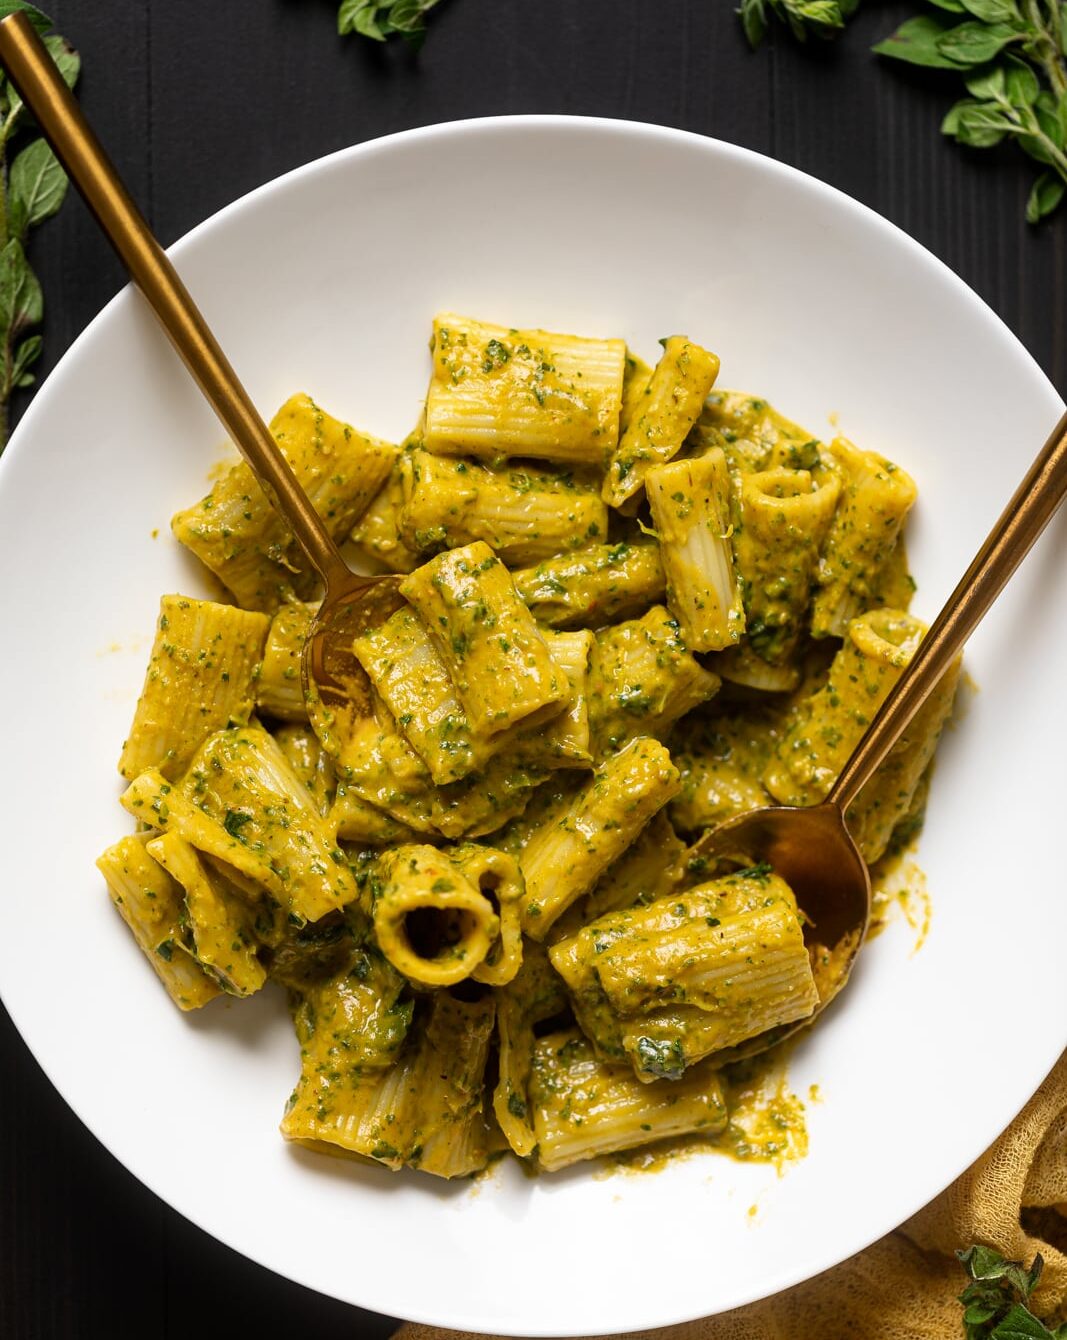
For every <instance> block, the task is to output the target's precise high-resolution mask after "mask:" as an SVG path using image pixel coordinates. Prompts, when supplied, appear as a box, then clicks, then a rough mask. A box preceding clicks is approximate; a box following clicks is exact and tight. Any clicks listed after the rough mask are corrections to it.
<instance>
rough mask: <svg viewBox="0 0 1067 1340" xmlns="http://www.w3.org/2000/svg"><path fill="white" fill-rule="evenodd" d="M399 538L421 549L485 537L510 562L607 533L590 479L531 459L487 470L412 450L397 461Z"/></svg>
mask: <svg viewBox="0 0 1067 1340" xmlns="http://www.w3.org/2000/svg"><path fill="white" fill-rule="evenodd" d="M403 479H404V506H403V508H402V509H401V512H400V515H399V526H400V535H401V537H402V539H403V540H404V543H405V544H406V545H407V546H408V547H409V548H410V549H413V550H417V551H419V552H420V553H433V552H435V551H437V550H440V549H446V548H455V547H456V546H458V545H464V544H472V543H473V542H474V541H475V540H484V541H485V542H486V543H487V544H489V545H491V546H492V548H493V549H494V550H495V551H496V552H497V553H498V554H499V555H500V557H501V558H502V559H503V560H504V561H505V562H506V563H510V564H517V563H538V562H540V560H541V559H543V558H551V557H553V556H555V555H556V554H559V553H560V552H561V551H562V550H568V549H578V548H580V547H581V546H582V545H586V544H589V543H591V542H594V541H596V540H598V539H603V538H605V537H606V535H607V532H608V509H607V507H606V505H605V504H604V502H603V501H602V500H601V498H600V494H599V493H598V491H597V489H596V486H595V485H594V484H592V483H589V482H586V481H584V480H581V479H576V478H574V477H572V476H571V475H568V474H553V473H551V472H550V471H547V470H538V469H536V468H534V467H532V466H530V467H526V468H524V469H518V468H517V467H514V466H512V467H509V468H506V469H490V468H489V467H488V466H485V465H478V464H476V463H475V462H473V461H460V460H448V459H446V458H444V457H441V456H433V455H431V454H430V453H429V452H426V451H413V452H412V453H411V454H410V455H408V456H405V457H404V460H403Z"/></svg>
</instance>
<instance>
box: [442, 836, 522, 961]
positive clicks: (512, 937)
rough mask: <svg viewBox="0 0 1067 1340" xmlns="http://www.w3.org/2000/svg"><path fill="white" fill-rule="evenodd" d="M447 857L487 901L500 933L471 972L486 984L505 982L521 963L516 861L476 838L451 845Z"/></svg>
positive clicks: (519, 885)
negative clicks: (494, 915) (479, 842)
mask: <svg viewBox="0 0 1067 1340" xmlns="http://www.w3.org/2000/svg"><path fill="white" fill-rule="evenodd" d="M448 859H449V860H450V861H451V862H452V864H453V865H454V866H455V868H456V869H457V870H458V871H459V873H460V874H461V875H462V876H463V878H464V879H466V880H469V881H470V883H471V884H473V885H474V887H475V888H476V889H477V890H478V892H479V893H481V895H482V896H483V897H484V898H486V899H487V900H488V901H489V903H490V905H491V906H492V907H493V909H494V911H495V912H496V915H497V918H498V919H499V922H500V933H499V934H498V935H497V937H496V939H495V940H494V941H493V943H492V944H491V945H490V946H489V952H488V953H487V954H486V956H485V958H484V959H483V960H482V962H481V963H479V964H478V966H477V967H476V968H475V969H474V971H473V972H472V973H471V976H472V977H473V978H474V980H475V981H476V982H484V983H485V984H486V985H487V986H506V985H507V983H508V982H510V981H511V980H512V978H513V977H514V976H515V974H516V973H517V972H518V971H519V968H520V966H521V965H522V930H521V927H520V925H519V903H520V900H521V899H522V896H523V893H524V892H525V885H524V884H523V879H522V872H521V871H520V870H519V865H518V862H517V861H516V860H515V858H514V857H513V856H509V855H508V854H507V853H506V852H502V851H497V850H496V849H495V848H493V847H483V846H480V845H479V844H478V843H476V842H466V843H461V844H460V845H459V846H457V847H452V848H450V850H449V852H448Z"/></svg>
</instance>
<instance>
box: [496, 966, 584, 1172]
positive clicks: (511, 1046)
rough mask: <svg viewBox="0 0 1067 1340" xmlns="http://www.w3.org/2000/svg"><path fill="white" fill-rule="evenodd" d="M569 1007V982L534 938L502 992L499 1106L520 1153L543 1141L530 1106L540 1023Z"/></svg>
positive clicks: (499, 1006)
mask: <svg viewBox="0 0 1067 1340" xmlns="http://www.w3.org/2000/svg"><path fill="white" fill-rule="evenodd" d="M566 1007H567V993H566V991H565V990H564V987H563V982H562V981H561V980H560V977H559V975H558V974H557V973H556V971H555V970H554V969H553V967H552V965H551V964H550V963H549V961H548V954H547V953H546V951H545V948H544V946H543V945H540V944H537V943H536V941H532V940H531V941H528V942H527V943H526V945H525V948H524V950H523V956H522V966H521V967H520V969H519V972H518V975H517V976H516V977H515V978H514V980H513V981H511V982H509V983H508V985H507V986H506V987H504V989H503V990H502V991H500V992H499V994H498V996H497V1012H496V1027H497V1044H498V1046H497V1054H498V1064H497V1071H498V1075H497V1083H496V1088H495V1090H494V1091H493V1112H494V1113H495V1115H496V1119H497V1123H498V1125H499V1126H500V1129H501V1130H502V1131H503V1133H504V1138H505V1139H506V1140H507V1142H508V1144H509V1145H510V1146H511V1148H512V1150H513V1151H514V1152H515V1153H516V1154H518V1156H519V1157H520V1158H526V1157H527V1156H528V1155H530V1154H532V1153H533V1151H534V1147H535V1146H536V1144H537V1136H536V1135H535V1134H534V1129H533V1118H532V1116H531V1112H530V1093H529V1087H530V1075H531V1072H532V1070H533V1057H534V1046H535V1044H536V1037H535V1034H534V1029H535V1027H536V1026H537V1025H538V1024H542V1023H544V1022H545V1021H546V1020H548V1019H552V1018H554V1017H555V1016H556V1015H557V1014H561V1013H562V1012H563V1011H564V1010H565V1009H566Z"/></svg>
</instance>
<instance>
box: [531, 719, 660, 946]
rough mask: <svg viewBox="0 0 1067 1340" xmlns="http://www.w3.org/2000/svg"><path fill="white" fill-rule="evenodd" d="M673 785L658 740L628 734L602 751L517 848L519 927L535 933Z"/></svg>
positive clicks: (591, 879)
mask: <svg viewBox="0 0 1067 1340" xmlns="http://www.w3.org/2000/svg"><path fill="white" fill-rule="evenodd" d="M677 789H678V770H677V768H675V766H674V764H673V763H672V762H671V756H670V754H669V753H668V752H667V750H666V749H665V748H664V747H663V745H661V744H660V743H659V741H658V740H651V739H638V740H634V741H632V742H631V743H630V744H629V745H627V746H626V748H625V749H622V750H620V752H619V753H617V754H613V755H612V756H611V757H610V758H608V759H606V760H605V762H603V763H602V764H601V765H600V767H599V768H598V769H597V770H596V772H595V773H594V774H593V776H592V777H591V779H590V780H589V781H588V782H587V783H586V784H585V785H584V786H583V787H582V788H581V790H580V791H578V793H577V794H576V795H575V796H574V798H573V799H572V800H571V802H570V804H569V805H568V807H567V809H566V811H565V812H564V813H563V814H562V816H561V817H560V818H558V819H554V821H552V822H549V823H548V824H546V825H545V826H544V827H542V828H539V829H538V830H537V831H536V832H535V833H534V834H533V836H532V837H531V838H530V839H529V841H528V842H527V843H526V846H525V847H524V848H523V850H522V853H521V855H520V857H519V865H520V867H521V869H522V874H523V878H524V879H525V881H526V897H525V899H524V901H523V908H522V927H523V930H524V931H525V932H526V934H527V935H530V936H532V937H533V939H535V940H543V939H544V937H545V936H546V935H547V934H548V932H549V930H550V929H551V927H552V923H553V922H554V921H555V920H556V919H557V918H558V917H560V916H562V914H563V913H564V912H565V911H566V910H567V908H568V907H569V906H570V905H571V904H572V903H573V902H575V901H576V900H577V899H579V898H581V897H582V896H583V894H586V893H588V892H589V890H590V889H591V888H592V887H593V885H594V884H595V883H596V881H597V880H598V879H599V878H600V876H601V875H602V874H603V873H604V871H605V870H606V869H607V868H608V866H609V865H611V863H612V861H614V860H615V859H616V858H617V857H619V856H620V855H621V854H622V853H623V852H624V851H625V850H626V848H627V847H628V846H629V845H630V843H631V842H633V841H634V839H635V838H636V837H637V835H638V834H639V833H640V832H641V830H642V829H643V828H644V826H645V824H647V823H648V821H649V820H650V819H651V818H652V816H653V815H654V814H655V813H656V811H657V810H659V809H662V808H663V806H664V805H666V803H667V802H668V801H669V800H670V799H671V797H672V796H673V795H674V794H675V792H676V791H677Z"/></svg>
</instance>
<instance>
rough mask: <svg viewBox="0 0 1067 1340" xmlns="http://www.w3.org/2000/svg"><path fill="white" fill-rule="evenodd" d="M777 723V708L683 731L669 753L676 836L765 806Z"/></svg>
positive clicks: (732, 714)
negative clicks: (675, 784) (675, 781)
mask: <svg viewBox="0 0 1067 1340" xmlns="http://www.w3.org/2000/svg"><path fill="white" fill-rule="evenodd" d="M782 718H783V712H782V710H781V709H775V708H760V707H749V708H745V709H743V710H742V709H738V708H734V709H732V710H730V711H725V710H724V711H722V712H720V713H716V714H715V715H714V716H711V717H709V718H707V719H706V720H705V721H703V722H701V724H700V726H699V727H698V728H697V729H690V730H686V731H685V732H684V736H683V738H682V739H680V740H679V741H678V743H677V747H676V748H673V749H672V751H671V757H672V758H673V760H674V762H675V764H676V765H677V767H678V771H679V774H680V776H681V785H680V788H679V791H678V794H677V795H676V796H675V798H674V799H673V800H672V801H671V805H670V816H671V822H672V823H673V824H674V825H675V826H676V827H677V829H678V830H679V832H682V833H699V832H701V830H703V829H705V828H714V827H715V826H716V825H717V824H721V823H722V822H723V821H724V820H726V819H729V818H732V816H733V815H735V814H743V813H744V812H745V811H746V810H754V809H759V807H760V806H761V805H769V804H770V802H771V797H770V796H769V795H768V794H767V792H766V790H765V789H764V787H763V783H762V781H761V778H762V776H763V772H764V769H765V768H766V767H767V764H768V763H769V762H770V758H771V754H772V752H773V750H774V746H775V743H776V741H777V740H778V739H779V738H780V737H781V735H782V732H783V730H784V725H783V721H782ZM605 910H607V909H605Z"/></svg>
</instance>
